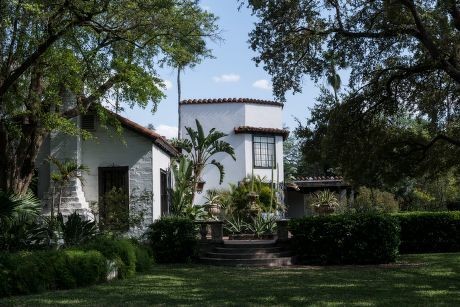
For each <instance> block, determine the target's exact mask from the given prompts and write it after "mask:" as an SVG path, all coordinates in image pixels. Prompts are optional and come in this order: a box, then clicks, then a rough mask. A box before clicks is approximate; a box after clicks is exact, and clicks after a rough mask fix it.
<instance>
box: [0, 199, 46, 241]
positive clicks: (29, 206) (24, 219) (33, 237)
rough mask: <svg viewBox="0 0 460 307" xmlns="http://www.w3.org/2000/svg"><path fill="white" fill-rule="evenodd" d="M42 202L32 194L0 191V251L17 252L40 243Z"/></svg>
mask: <svg viewBox="0 0 460 307" xmlns="http://www.w3.org/2000/svg"><path fill="white" fill-rule="evenodd" d="M40 212H41V206H40V201H39V200H38V199H37V198H36V197H35V196H34V195H33V193H32V192H30V191H29V192H27V193H26V194H25V195H17V194H14V193H12V192H4V191H0V250H16V249H20V248H24V247H26V246H29V245H32V244H34V243H38V242H37V241H38V238H39V237H38V236H37V231H36V230H37V229H38V228H39V225H38V217H39V215H40Z"/></svg>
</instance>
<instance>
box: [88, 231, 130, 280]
mask: <svg viewBox="0 0 460 307" xmlns="http://www.w3.org/2000/svg"><path fill="white" fill-rule="evenodd" d="M82 248H83V249H85V250H97V251H99V252H101V254H103V255H104V256H105V257H106V258H107V259H109V260H114V261H115V262H116V263H117V266H118V278H127V277H131V276H133V275H134V274H135V272H136V248H135V246H134V244H133V243H132V242H131V241H130V240H129V239H119V238H111V237H107V236H98V237H95V238H94V239H92V240H91V241H89V242H88V243H86V244H85V245H84V246H82Z"/></svg>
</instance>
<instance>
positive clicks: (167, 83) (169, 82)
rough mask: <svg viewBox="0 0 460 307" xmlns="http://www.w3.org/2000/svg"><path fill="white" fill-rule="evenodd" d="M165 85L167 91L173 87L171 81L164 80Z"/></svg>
mask: <svg viewBox="0 0 460 307" xmlns="http://www.w3.org/2000/svg"><path fill="white" fill-rule="evenodd" d="M163 84H164V85H165V87H166V90H170V89H172V87H173V84H172V82H171V81H170V80H163Z"/></svg>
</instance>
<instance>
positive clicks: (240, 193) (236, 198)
mask: <svg viewBox="0 0 460 307" xmlns="http://www.w3.org/2000/svg"><path fill="white" fill-rule="evenodd" d="M270 185H271V184H270V183H269V182H265V181H264V178H261V177H259V176H248V177H245V178H243V180H242V181H241V182H239V184H238V185H235V184H230V189H229V190H225V189H221V190H217V191H216V192H217V193H218V196H219V199H220V201H221V207H222V209H223V211H224V213H225V215H226V216H227V217H229V216H233V217H240V218H242V219H243V220H244V221H246V222H250V221H251V219H252V218H253V217H255V216H257V215H258V214H259V213H261V212H274V211H284V210H285V209H286V208H285V207H284V206H283V205H282V204H281V203H280V202H279V200H278V198H277V197H276V190H275V189H272V188H271V187H270ZM253 193H255V194H257V196H258V197H257V199H256V200H255V201H251V200H250V194H253Z"/></svg>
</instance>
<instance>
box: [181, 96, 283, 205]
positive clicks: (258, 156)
mask: <svg viewBox="0 0 460 307" xmlns="http://www.w3.org/2000/svg"><path fill="white" fill-rule="evenodd" d="M282 112H283V104H282V103H280V102H275V101H268V100H259V99H250V98H224V99H189V100H183V101H181V102H180V104H179V116H180V120H179V129H180V134H181V137H184V138H185V137H187V135H186V130H185V127H193V128H195V129H196V124H195V119H198V120H199V121H200V123H201V125H202V126H203V129H204V130H205V133H206V132H208V131H209V130H210V129H211V128H216V129H217V130H219V131H222V132H224V133H226V134H227V136H226V137H225V138H224V139H223V140H225V141H226V142H228V143H230V145H232V146H233V148H234V150H235V155H236V161H234V160H233V159H232V158H231V157H230V156H229V155H226V154H219V155H217V156H216V157H215V159H216V160H217V161H219V162H221V163H222V164H223V166H224V170H225V177H224V181H223V183H222V184H221V185H219V172H218V170H217V169H216V168H214V167H211V166H209V167H207V168H205V170H204V173H203V175H202V179H203V180H204V181H206V184H205V190H204V191H203V193H201V194H198V195H196V197H195V203H196V204H203V203H204V201H205V198H204V197H205V195H206V190H209V189H216V188H217V189H218V188H227V187H228V184H229V183H235V184H236V183H238V182H239V181H241V180H242V179H243V178H244V177H245V176H247V175H251V174H252V173H253V174H254V175H259V176H261V177H265V178H266V179H267V180H268V181H270V180H271V178H272V169H273V173H274V182H276V183H279V184H280V183H282V182H283V181H284V169H283V141H284V139H286V138H287V136H288V134H289V131H288V130H286V129H283V123H282V118H283V113H282Z"/></svg>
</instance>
